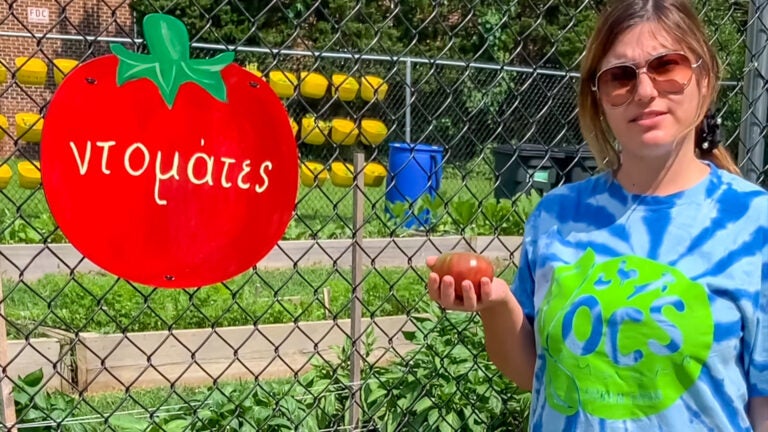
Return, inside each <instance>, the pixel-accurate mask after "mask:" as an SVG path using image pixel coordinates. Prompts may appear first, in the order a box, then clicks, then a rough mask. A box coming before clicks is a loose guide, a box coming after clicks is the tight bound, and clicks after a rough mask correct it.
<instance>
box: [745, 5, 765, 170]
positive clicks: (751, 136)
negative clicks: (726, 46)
mask: <svg viewBox="0 0 768 432" xmlns="http://www.w3.org/2000/svg"><path fill="white" fill-rule="evenodd" d="M766 25H768V2H766V1H765V0H751V1H750V2H749V22H748V24H747V38H746V39H747V53H746V55H745V58H746V74H745V76H744V100H743V103H742V116H741V117H742V123H741V127H740V129H741V130H740V134H741V141H742V143H743V145H742V146H739V165H740V166H741V167H742V172H743V174H744V176H745V177H746V178H747V179H749V180H751V181H756V180H758V179H759V177H760V174H761V172H762V170H763V165H765V162H764V147H765V141H764V137H763V129H764V128H765V122H766V120H767V119H768V95H767V94H766V78H767V77H768V50H766V47H767V46H768V28H766Z"/></svg>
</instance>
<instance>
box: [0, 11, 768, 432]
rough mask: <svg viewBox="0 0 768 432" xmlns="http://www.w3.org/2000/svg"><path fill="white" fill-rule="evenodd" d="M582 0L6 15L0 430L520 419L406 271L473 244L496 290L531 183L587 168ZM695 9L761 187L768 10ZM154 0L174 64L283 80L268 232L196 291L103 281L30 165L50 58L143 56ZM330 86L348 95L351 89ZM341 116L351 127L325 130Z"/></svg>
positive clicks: (460, 321)
mask: <svg viewBox="0 0 768 432" xmlns="http://www.w3.org/2000/svg"><path fill="white" fill-rule="evenodd" d="M53 3H55V4H53ZM603 3H604V2H603V1H587V0H562V1H560V2H549V3H546V4H542V2H536V1H513V2H493V1H488V2H477V1H476V2H468V1H458V0H449V1H446V2H438V3H435V2H417V1H401V2H365V1H361V0H358V1H354V2H352V1H349V2H344V1H311V0H297V1H291V2H284V1H276V0H275V1H268V0H265V1H258V2H241V1H237V0H221V1H218V2H206V1H197V0H132V1H127V0H81V1H79V2H60V1H59V2H48V1H44V0H27V1H24V2H12V3H10V4H8V5H6V6H7V7H6V9H5V10H4V12H5V16H4V18H3V19H2V20H0V40H2V41H3V44H1V45H2V48H0V60H2V62H3V65H5V66H6V67H5V68H2V67H0V81H2V84H0V114H2V115H3V117H2V118H0V127H1V128H2V131H3V137H2V143H1V144H2V147H1V148H0V149H1V150H2V156H3V157H2V161H1V162H2V164H4V165H5V166H7V167H9V168H10V169H11V170H10V180H9V181H8V182H7V184H6V183H4V181H5V180H8V176H6V175H5V174H3V173H4V171H3V169H2V168H0V185H4V186H3V187H2V189H0V268H1V269H2V270H3V279H2V302H0V307H1V308H0V318H2V319H0V365H1V366H2V372H3V373H2V376H1V378H2V379H0V387H2V391H3V395H4V396H5V403H4V405H3V408H4V410H3V415H4V417H3V418H4V428H5V429H6V430H18V431H49V430H50V431H53V430H67V431H70V430H71V431H91V430H116V431H138V430H144V431H161V430H165V431H185V430H189V431H192V430H195V431H198V430H200V431H203V430H205V431H207V430H217V431H219V430H239V431H249V430H253V431H256V430H258V431H273V430H274V431H283V430H285V431H294V430H301V431H331V430H338V431H342V430H381V431H396V430H398V431H399V430H418V431H430V430H439V431H468V430H470V431H475V430H488V431H519V430H525V428H526V421H527V410H528V407H529V395H528V394H527V393H524V392H521V391H520V390H519V389H517V388H516V387H515V386H514V385H513V384H512V383H510V382H509V381H508V380H506V379H505V378H503V377H502V376H501V375H500V373H499V372H498V371H497V370H496V368H495V367H494V366H493V365H492V364H491V363H490V361H489V360H488V358H487V355H486V353H485V348H484V341H483V333H482V328H481V326H480V323H479V320H478V318H477V317H476V316H474V315H468V314H455V313H445V312H444V311H441V310H439V309H438V308H436V307H435V306H434V305H433V304H431V303H430V301H429V299H428V297H427V295H426V292H425V288H424V284H425V277H426V275H427V270H426V268H425V267H424V261H425V258H426V257H427V256H429V255H434V254H437V253H440V252H443V251H447V250H455V249H469V250H476V251H480V252H483V253H484V254H486V255H487V256H489V257H492V258H493V259H494V260H495V261H494V262H495V264H496V270H497V273H498V275H500V276H501V277H505V278H507V279H511V278H512V276H513V275H514V272H515V269H516V260H517V257H518V255H517V254H518V250H519V245H520V235H521V234H522V229H523V224H524V221H525V218H526V217H527V215H528V214H529V212H530V211H531V210H532V208H533V207H534V206H535V204H536V202H537V199H538V197H540V196H541V194H544V193H546V192H547V191H548V190H549V189H550V188H552V187H556V186H557V185H558V184H562V183H566V182H570V181H576V180H578V179H579V178H583V177H584V176H586V175H589V174H590V173H591V172H592V171H593V170H594V167H595V164H594V160H593V159H592V157H591V155H590V154H589V152H588V150H587V149H586V147H585V146H584V141H583V138H582V137H581V135H580V132H579V129H578V122H577V119H576V104H575V100H576V84H577V80H578V74H577V69H578V68H577V65H578V61H579V58H580V54H581V50H583V46H584V42H585V39H584V38H585V37H586V35H587V34H588V30H589V28H590V25H591V24H590V23H591V22H593V19H594V15H595V8H596V7H597V6H601V5H602V4H603ZM705 3H706V4H705ZM697 5H698V6H701V8H700V10H701V14H702V17H703V18H704V20H705V22H706V24H707V27H708V29H709V30H710V32H711V35H712V40H713V43H714V45H715V46H716V48H717V49H718V51H719V53H720V56H721V61H722V62H723V64H724V67H725V75H724V76H723V81H722V83H721V92H720V99H719V100H718V108H719V112H720V114H721V115H722V118H723V121H724V128H725V134H724V137H725V139H726V142H727V145H728V147H729V148H730V150H731V151H732V152H733V153H734V154H736V155H738V156H739V161H740V164H741V166H742V167H743V169H744V171H745V175H747V176H748V178H750V179H752V180H754V181H756V182H763V180H764V179H763V177H764V168H765V165H766V163H765V161H764V160H763V158H764V152H763V144H764V130H765V122H766V115H768V114H767V113H768V107H767V106H766V103H768V101H767V100H766V97H765V89H766V87H765V77H766V75H768V61H766V59H768V53H767V52H766V50H765V48H764V47H765V45H766V44H765V43H764V42H765V40H764V39H765V35H766V24H765V23H766V22H768V16H767V14H768V4H766V2H763V1H758V0H751V1H750V2H749V4H746V3H744V4H742V3H738V2H727V1H724V0H722V1H718V0H711V1H709V2H697ZM44 10H45V11H46V12H45V13H43V11H44ZM151 12H165V13H169V14H174V15H176V16H178V17H179V18H180V19H182V20H183V21H184V22H185V24H187V26H188V28H189V30H190V36H191V38H192V47H193V52H192V55H193V56H195V57H211V56H213V55H215V54H217V53H219V52H221V51H223V50H232V51H235V52H236V61H237V62H238V63H240V64H241V65H243V66H244V67H247V68H249V69H251V70H252V71H254V72H255V73H258V74H261V75H262V76H263V78H264V79H265V80H266V81H268V82H269V83H270V85H272V86H273V88H275V89H276V90H277V89H279V88H280V87H279V83H280V82H282V81H284V80H286V79H287V81H288V82H287V83H286V82H283V84H285V85H284V88H285V90H284V93H282V90H280V92H279V93H280V94H281V97H282V99H283V102H284V103H285V106H286V108H287V109H288V112H289V114H290V115H291V117H292V119H293V120H294V121H295V127H296V130H295V132H296V139H297V145H298V146H299V150H300V155H301V164H302V167H303V169H302V173H303V175H302V186H301V190H300V193H299V199H298V202H297V204H296V213H295V217H294V220H293V221H292V222H291V225H290V226H289V228H288V230H287V232H286V233H285V236H284V239H283V241H281V242H280V243H279V244H278V246H277V247H276V248H275V249H274V250H273V251H272V252H271V253H270V254H269V256H268V257H266V258H265V259H264V260H263V261H262V262H261V263H260V264H259V266H258V268H256V269H254V270H253V271H250V272H247V273H246V274H243V275H240V276H238V277H237V278H234V279H232V280H230V281H226V282H225V283H221V284H217V285H214V286H209V287H201V288H198V289H193V290H173V291H171V290H161V289H154V288H152V287H146V286H141V285H137V284H134V283H130V282H127V281H125V280H121V279H119V278H116V277H114V276H111V275H109V274H104V273H102V272H100V271H99V269H98V268H97V267H96V266H95V265H93V263H91V262H89V261H88V260H87V259H84V258H83V257H82V256H81V255H80V254H79V253H78V252H77V251H76V250H74V249H73V248H72V247H70V245H69V244H68V243H67V239H66V238H65V237H64V236H63V235H62V233H61V232H60V231H59V230H58V228H57V227H56V224H55V221H54V220H53V218H52V217H51V215H50V213H49V211H48V207H47V205H46V201H45V196H44V192H45V187H44V186H45V185H41V184H40V183H39V170H37V165H36V164H35V162H36V161H37V158H38V157H39V156H38V155H39V152H38V146H39V144H38V143H37V142H38V141H39V136H38V137H35V133H36V131H37V132H39V130H37V129H36V128H35V126H40V125H42V122H43V121H44V119H45V114H46V107H47V104H48V102H49V101H50V98H51V96H52V95H53V93H54V92H55V90H56V88H57V86H58V81H57V77H58V76H59V75H57V74H58V73H60V72H63V70H62V69H61V65H64V64H66V63H62V62H60V59H71V60H74V61H76V62H83V61H87V60H89V59H91V58H94V57H96V56H100V55H104V54H106V53H108V52H109V44H110V43H119V44H123V45H124V46H126V47H127V48H130V49H135V50H138V51H142V50H144V49H145V46H144V44H143V39H142V33H141V18H142V16H144V15H145V14H147V13H151ZM30 58H32V59H37V60H40V61H39V62H37V63H35V62H32V61H30V60H29V59H30ZM17 59H21V60H17ZM41 64H42V65H44V66H46V68H45V69H44V70H42V72H41V71H40V70H39V69H36V68H39V67H40V65H41ZM3 71H5V74H3ZM36 74H37V75H36ZM306 74H309V75H306ZM334 75H344V76H346V78H347V81H345V83H346V84H349V83H352V84H353V86H352V88H351V89H350V92H351V95H350V97H349V98H347V97H346V95H345V93H344V92H345V91H346V87H345V86H344V84H343V83H342V84H339V83H338V82H337V85H338V87H336V88H335V90H334V89H333V88H334V81H333V79H334ZM3 76H4V77H5V78H3ZM36 76H38V77H39V80H37V78H35V77H36ZM378 79H381V82H382V83H384V84H385V85H386V92H384V91H383V89H384V87H382V86H381V85H380V84H376V83H378V82H379V81H377V80H378ZM312 80H317V81H312ZM313 82H314V84H312V83H313ZM318 83H319V84H318ZM318 86H319V87H318ZM365 86H369V88H367V89H364V87H365ZM376 89H378V93H377V92H376V91H375V90H376ZM366 92H367V93H366ZM377 95H378V97H370V96H377ZM17 114H24V115H22V116H17ZM334 120H335V121H336V122H335V123H334ZM344 121H346V122H349V123H348V124H351V125H352V126H353V127H352V129H351V130H352V131H353V133H354V134H356V135H354V136H350V135H348V131H347V130H346V129H345V130H344V131H342V132H343V133H340V131H341V130H342V129H343V126H344V125H345V124H346V123H344ZM347 140H348V141H349V142H345V141H347ZM366 140H369V141H368V142H366ZM400 143H406V144H409V145H407V146H398V144H400ZM416 144H420V145H419V146H416ZM531 145H533V146H534V147H531ZM531 149H540V150H541V152H537V151H533V150H531ZM25 163H32V165H26V164H25ZM40 168H41V169H43V170H45V167H40ZM36 170H37V171H36ZM377 170H378V171H377ZM36 174H37V175H36ZM399 193H402V194H406V193H407V194H410V195H412V196H413V197H412V198H409V199H408V200H407V201H406V202H403V201H399V200H398V199H397V197H398V196H399V195H398V194H399ZM97 198H98V197H94V199H97ZM3 326H4V327H5V328H3ZM3 336H5V339H7V340H3V339H2V337H3Z"/></svg>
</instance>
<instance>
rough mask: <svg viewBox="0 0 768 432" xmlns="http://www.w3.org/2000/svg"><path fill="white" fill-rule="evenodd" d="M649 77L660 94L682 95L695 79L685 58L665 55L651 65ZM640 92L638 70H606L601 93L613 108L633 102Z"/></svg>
mask: <svg viewBox="0 0 768 432" xmlns="http://www.w3.org/2000/svg"><path fill="white" fill-rule="evenodd" d="M647 71H648V76H649V77H651V80H652V81H653V86H654V87H655V88H656V90H657V91H658V92H660V93H667V94H679V93H682V92H683V91H684V90H685V87H686V86H687V85H688V83H689V82H690V80H691V76H692V75H693V66H692V65H691V61H690V60H689V59H688V57H687V56H685V55H684V54H677V53H673V54H664V55H662V56H659V57H656V58H654V59H652V60H651V61H650V62H648V67H647ZM636 88H637V70H636V69H635V68H634V67H632V66H629V65H620V66H615V67H612V68H609V69H606V70H604V71H603V72H602V73H601V74H600V76H599V77H598V79H597V90H598V92H600V95H601V96H602V98H603V100H605V102H607V103H608V104H610V105H613V106H621V105H624V104H625V103H627V102H629V100H630V99H631V98H632V97H633V96H634V94H635V90H636Z"/></svg>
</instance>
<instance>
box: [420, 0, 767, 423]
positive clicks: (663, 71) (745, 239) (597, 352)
mask: <svg viewBox="0 0 768 432" xmlns="http://www.w3.org/2000/svg"><path fill="white" fill-rule="evenodd" d="M719 74H720V68H719V66H718V61H717V58H716V56H715V54H714V52H713V50H712V48H711V46H710V45H709V44H708V40H707V37H706V35H705V33H704V31H703V29H702V24H701V23H700V22H699V20H698V17H697V15H696V13H695V11H694V10H693V9H692V7H691V5H690V4H689V3H688V2H687V1H686V0H618V1H614V2H613V3H612V5H610V7H609V8H608V9H606V11H604V12H603V14H602V15H601V17H600V19H599V21H598V25H597V28H596V30H595V33H594V34H593V36H592V38H591V40H590V42H589V45H588V47H587V51H586V55H585V58H584V60H583V65H582V70H581V76H582V82H581V87H580V95H579V115H580V124H581V127H582V131H583V133H584V136H585V139H586V140H587V141H588V143H589V145H590V148H591V149H592V152H593V154H594V155H595V157H596V158H597V159H598V160H600V161H603V167H604V168H605V170H604V171H603V172H601V173H599V174H597V175H595V176H593V177H592V178H590V179H587V180H584V181H581V182H578V183H573V184H568V185H565V186H562V187H559V188H557V189H555V190H553V191H551V192H549V193H548V194H546V195H545V197H544V198H543V199H542V200H541V202H540V204H539V205H538V207H537V208H536V209H535V211H534V212H533V214H532V215H531V216H530V218H529V220H528V221H527V223H526V232H525V235H524V239H523V245H522V249H521V252H520V254H521V255H520V260H519V270H518V272H517V274H516V276H515V280H514V281H513V284H512V288H511V289H510V288H509V286H508V285H507V284H506V282H505V281H503V280H500V279H498V278H495V279H494V280H493V281H489V280H488V279H487V278H486V279H483V281H482V283H481V287H480V291H481V296H480V298H481V299H482V300H478V298H477V297H476V296H475V294H474V290H473V287H472V284H471V283H470V282H464V283H463V284H462V289H463V299H464V300H463V301H459V300H457V299H456V298H455V297H454V283H456V282H455V281H454V280H453V279H452V278H450V277H446V278H443V280H442V281H440V280H439V277H438V276H437V275H436V274H435V273H431V274H430V276H429V281H428V290H429V293H430V296H431V297H432V299H434V300H435V301H437V302H439V303H440V304H441V305H442V306H443V307H445V308H447V309H453V310H464V311H477V312H479V314H480V317H481V319H482V322H483V326H484V330H485V335H486V347H487V350H488V354H489V357H490V358H491V360H492V361H493V362H494V363H495V364H496V365H497V367H498V368H499V370H500V371H502V372H503V373H504V374H505V375H506V376H508V377H509V378H510V379H511V380H513V381H514V382H515V383H517V385H518V386H520V387H521V388H523V389H531V390H532V396H533V399H532V407H531V419H530V424H531V429H532V430H534V431H571V430H579V431H581V430H601V431H602V430H605V431H614V430H616V431H619V430H621V431H624V430H632V431H634V430H636V431H675V432H676V431H686V432H688V431H698V430H702V431H713V430H714V431H742V430H758V431H768V403H766V400H768V399H766V398H765V397H766V396H768V318H767V317H766V313H767V312H768V283H767V281H768V248H767V247H766V244H768V235H766V234H767V233H768V229H767V228H768V195H767V194H766V193H765V192H764V191H763V189H761V188H759V187H757V186H755V185H753V184H751V183H749V182H747V181H746V180H744V179H742V178H741V177H740V176H738V169H737V167H736V166H735V164H734V163H733V160H732V159H731V157H730V156H729V155H728V154H727V152H726V151H725V150H724V149H723V148H721V147H719V146H718V143H717V140H716V138H715V137H716V133H715V132H716V126H717V125H716V122H713V121H712V117H711V116H709V115H707V111H708V108H709V107H710V105H711V104H712V102H713V101H714V100H715V97H716V92H717V88H718V84H719ZM434 259H435V258H434V257H430V258H429V259H428V261H427V264H428V265H432V264H433V263H434Z"/></svg>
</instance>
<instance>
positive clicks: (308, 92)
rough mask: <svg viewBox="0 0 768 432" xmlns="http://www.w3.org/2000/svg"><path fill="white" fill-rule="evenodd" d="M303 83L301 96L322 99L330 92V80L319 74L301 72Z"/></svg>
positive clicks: (300, 85)
mask: <svg viewBox="0 0 768 432" xmlns="http://www.w3.org/2000/svg"><path fill="white" fill-rule="evenodd" d="M299 76H300V77H301V83H300V84H299V92H301V95H302V96H304V97H306V98H310V99H321V98H322V97H323V96H325V92H326V91H328V78H326V77H324V76H323V75H321V74H319V73H317V72H301V74H299Z"/></svg>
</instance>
